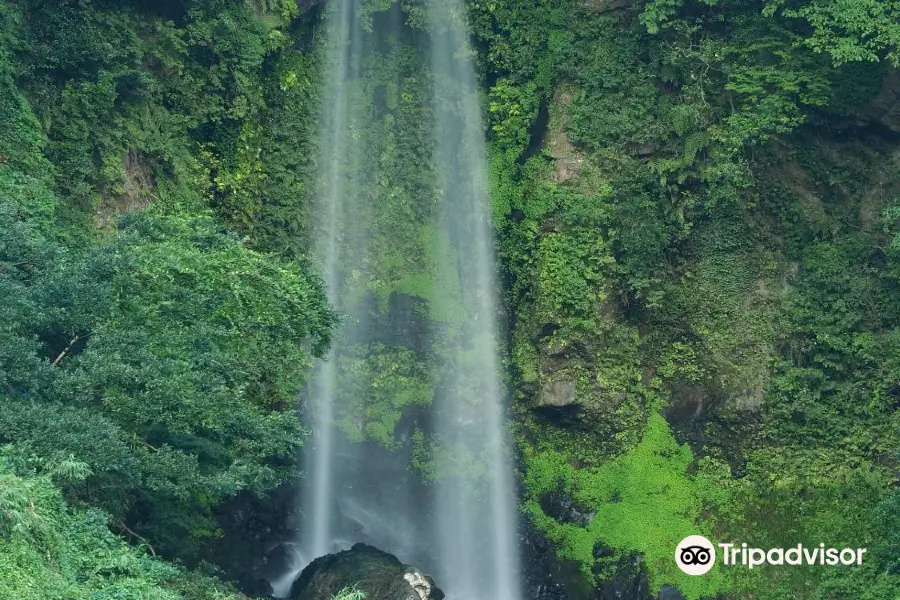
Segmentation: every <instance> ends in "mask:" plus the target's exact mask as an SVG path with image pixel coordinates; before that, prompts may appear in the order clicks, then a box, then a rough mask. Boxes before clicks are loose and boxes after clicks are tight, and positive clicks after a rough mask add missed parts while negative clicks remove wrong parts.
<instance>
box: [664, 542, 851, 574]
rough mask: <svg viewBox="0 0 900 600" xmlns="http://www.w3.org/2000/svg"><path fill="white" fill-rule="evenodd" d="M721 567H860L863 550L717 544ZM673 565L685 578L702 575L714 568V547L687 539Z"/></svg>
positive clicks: (677, 552)
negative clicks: (765, 548)
mask: <svg viewBox="0 0 900 600" xmlns="http://www.w3.org/2000/svg"><path fill="white" fill-rule="evenodd" d="M717 546H718V548H719V551H720V553H721V557H722V564H723V565H725V566H728V567H733V566H744V567H747V568H748V569H752V568H754V567H759V566H761V565H779V566H780V565H791V566H795V565H828V566H835V565H839V564H840V565H845V566H849V565H861V564H862V559H863V554H865V553H866V549H865V548H842V549H838V548H826V547H825V544H819V546H818V547H816V546H813V547H811V548H809V547H806V546H804V545H803V544H797V545H796V546H794V547H792V548H788V549H784V548H771V549H769V550H763V549H762V548H748V547H747V544H734V543H729V544H718V545H717ZM675 563H676V564H677V565H678V568H679V569H681V570H682V571H684V572H685V573H687V574H688V575H703V574H704V573H707V572H708V571H709V570H710V569H712V568H713V565H714V564H716V545H714V544H713V543H712V542H710V541H709V540H708V539H706V538H705V537H703V536H702V535H689V536H688V537H686V538H684V539H683V540H681V543H680V544H678V547H677V548H675Z"/></svg>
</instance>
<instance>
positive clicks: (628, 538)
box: [525, 413, 728, 600]
mask: <svg viewBox="0 0 900 600" xmlns="http://www.w3.org/2000/svg"><path fill="white" fill-rule="evenodd" d="M527 460H528V474H527V476H526V480H525V484H526V488H527V490H528V496H527V497H528V500H527V502H526V510H527V511H528V512H529V514H530V515H531V516H532V517H533V518H534V519H535V523H536V525H537V526H538V527H539V528H541V529H542V530H544V531H545V533H546V534H547V535H548V536H549V537H550V538H551V539H553V540H554V541H555V542H556V543H557V545H558V546H557V552H558V553H559V555H560V556H561V557H563V558H567V559H571V560H575V561H577V562H578V563H580V564H581V565H582V568H583V570H584V573H585V576H587V577H593V575H592V573H591V569H592V568H593V566H594V563H595V558H594V548H595V544H597V543H598V542H600V543H602V544H604V545H606V546H607V547H610V548H612V549H614V550H616V551H618V552H638V553H640V554H642V555H643V560H644V564H645V565H646V568H647V570H648V574H649V578H650V584H651V588H652V589H653V590H654V591H659V589H660V587H661V586H663V585H665V584H674V585H677V586H678V588H679V589H680V590H681V591H682V593H684V594H685V596H686V597H687V598H689V599H691V600H697V599H698V598H700V597H701V596H710V595H713V594H715V593H717V592H720V591H724V590H726V589H727V588H728V585H727V581H726V579H725V578H724V577H723V576H721V575H719V574H718V573H717V572H715V571H713V572H712V574H711V575H710V576H708V577H704V578H692V577H690V576H686V575H684V574H683V573H682V572H681V571H680V570H679V569H678V567H677V565H676V564H675V561H674V558H673V557H674V549H675V547H676V546H677V545H678V542H680V541H681V540H682V539H683V538H684V537H686V536H688V535H692V534H702V533H704V532H706V526H705V525H704V524H703V523H702V521H701V516H702V514H703V510H704V505H705V502H706V501H707V499H708V497H710V496H711V495H712V490H710V489H709V488H708V486H707V485H706V483H705V482H704V480H702V479H700V478H698V477H696V476H694V475H690V474H688V467H689V466H690V465H691V463H692V462H693V460H694V457H693V454H692V453H691V450H690V448H689V447H688V446H687V445H680V444H678V443H677V442H676V441H675V438H674V437H673V436H672V432H671V431H670V429H669V426H668V424H667V423H666V421H665V420H664V419H663V418H662V416H661V415H659V414H656V413H652V414H650V415H649V416H648V419H647V425H646V428H645V430H644V435H643V438H642V439H641V441H640V442H639V443H638V444H637V445H636V446H634V447H633V448H632V449H631V450H629V451H628V452H626V453H625V454H623V455H622V456H620V457H618V458H616V459H614V460H612V461H610V462H607V463H606V464H604V465H602V466H600V467H597V468H587V469H576V468H575V467H573V466H572V465H571V464H569V462H568V459H567V457H566V456H564V455H562V454H560V453H558V452H554V451H537V452H534V453H532V454H530V455H529V456H528V459H527ZM546 493H559V494H563V495H565V496H571V497H572V498H573V499H574V501H575V502H576V504H577V505H578V506H579V507H580V508H581V510H583V511H596V516H595V517H594V519H593V520H592V521H591V523H590V525H588V526H587V527H579V526H577V525H575V524H572V523H561V522H558V521H556V520H554V519H552V518H550V517H549V516H547V515H546V514H544V512H543V510H542V509H541V506H540V503H539V499H540V497H541V496H542V495H543V494H546Z"/></svg>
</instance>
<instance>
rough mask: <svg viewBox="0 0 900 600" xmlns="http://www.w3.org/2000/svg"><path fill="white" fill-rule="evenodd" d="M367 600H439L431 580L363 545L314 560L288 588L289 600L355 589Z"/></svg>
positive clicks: (317, 599) (321, 599)
mask: <svg viewBox="0 0 900 600" xmlns="http://www.w3.org/2000/svg"><path fill="white" fill-rule="evenodd" d="M354 586H355V588H356V589H358V590H361V591H363V592H365V594H366V600H442V599H443V598H444V592H442V591H441V590H439V589H438V588H437V586H436V585H435V583H434V580H433V579H432V578H431V577H430V576H429V575H426V574H424V573H422V572H421V571H419V570H418V569H416V568H415V567H411V566H409V565H404V564H403V563H401V562H400V560H399V559H397V557H395V556H393V555H392V554H388V553H387V552H382V551H381V550H379V549H378V548H374V547H372V546H368V545H366V544H356V545H355V546H353V547H352V548H351V549H350V550H345V551H343V552H338V553H336V554H328V555H326V556H322V557H320V558H317V559H316V560H314V561H313V562H312V563H310V565H309V566H308V567H306V568H305V569H304V570H303V572H302V573H301V574H300V577H299V578H298V579H297V581H295V582H294V585H293V587H292V588H291V594H290V596H289V598H290V600H330V599H331V598H332V597H333V596H335V595H336V594H337V593H338V592H340V591H341V590H343V589H345V588H348V587H354Z"/></svg>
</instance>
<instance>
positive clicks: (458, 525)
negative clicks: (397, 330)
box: [428, 0, 520, 600]
mask: <svg viewBox="0 0 900 600" xmlns="http://www.w3.org/2000/svg"><path fill="white" fill-rule="evenodd" d="M428 8H429V10H428V12H429V22H430V25H431V29H432V31H433V36H434V41H433V47H432V68H433V71H434V78H433V79H434V86H435V91H434V102H435V127H434V132H435V140H436V146H437V152H436V154H437V165H439V166H438V177H439V189H440V191H441V203H440V206H441V209H440V212H441V215H440V220H441V223H442V227H443V228H444V230H445V231H446V232H447V234H448V235H449V237H450V239H451V240H452V245H453V250H454V252H453V253H452V254H451V255H450V256H445V257H443V261H442V262H443V263H444V264H445V266H444V268H446V269H456V271H457V275H458V280H459V296H458V298H457V299H456V300H457V302H459V303H460V304H461V305H462V306H463V307H464V309H465V312H466V319H465V321H463V322H462V323H460V327H459V328H458V331H456V332H454V334H453V338H454V339H451V340H450V341H449V347H450V349H451V351H450V352H449V353H448V355H446V356H445V357H444V369H443V370H444V371H445V372H447V373H452V374H453V381H452V382H451V384H450V385H449V386H448V387H449V389H448V390H447V393H446V394H445V395H444V397H443V398H441V399H440V405H439V406H437V407H436V410H435V415H436V422H435V431H436V432H438V435H439V436H440V444H439V451H438V469H439V473H440V475H441V476H440V477H439V478H438V490H437V500H438V503H437V505H438V511H437V515H438V528H437V533H438V536H437V542H438V546H439V548H440V557H441V561H440V564H441V570H440V571H439V576H441V577H442V578H443V580H445V581H448V582H451V581H452V582H453V585H452V586H451V585H449V584H447V588H448V590H453V591H454V593H455V595H458V597H459V598H485V599H486V598H491V599H493V600H518V599H519V597H520V590H519V585H518V564H517V563H518V560H517V553H516V544H515V537H516V522H515V511H516V508H515V506H516V504H515V495H514V491H513V484H512V477H511V471H512V465H511V464H510V463H509V461H508V460H507V458H506V452H505V448H504V443H503V438H504V430H505V428H504V422H505V421H504V419H503V416H502V404H503V394H502V391H501V386H500V382H499V375H500V364H499V353H498V347H497V341H496V336H497V318H496V315H497V312H498V305H497V299H496V295H495V289H496V282H495V277H494V270H495V258H494V252H493V244H492V232H491V226H490V194H489V190H488V180H487V158H486V155H485V145H484V138H483V136H484V128H483V125H482V121H481V109H480V107H479V101H478V88H477V84H476V78H475V69H474V65H473V61H472V50H471V48H470V45H469V42H468V26H467V24H466V17H465V9H464V6H463V2H462V0H431V1H430V2H429V3H428ZM473 458H474V459H475V461H477V462H480V463H481V468H482V469H483V473H478V472H475V473H473V472H471V471H472V464H471V463H470V462H469V461H471V460H472V459H473ZM479 538H484V539H479ZM457 588H458V591H457Z"/></svg>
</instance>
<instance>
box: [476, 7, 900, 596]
mask: <svg viewBox="0 0 900 600" xmlns="http://www.w3.org/2000/svg"><path fill="white" fill-rule="evenodd" d="M898 8H900V5H897V3H895V2H868V1H866V0H862V1H858V2H856V1H854V2H828V1H821V2H817V1H814V2H802V1H798V2H763V1H760V2H728V1H718V0H703V1H698V2H692V1H687V0H686V1H681V0H658V1H651V2H647V3H639V2H616V3H612V2H565V1H562V0H560V1H555V2H554V1H551V2H502V1H501V2H491V3H476V4H474V6H473V18H474V23H475V32H476V34H477V35H478V37H479V38H480V39H481V40H482V42H483V52H482V61H483V62H482V64H483V68H484V71H485V72H486V73H490V79H488V82H489V84H490V89H489V94H490V104H489V115H490V125H491V133H492V150H493V152H492V164H493V169H494V190H495V196H494V200H495V204H496V207H495V211H496V213H497V215H498V217H499V219H498V222H497V225H498V230H499V234H500V244H501V251H502V255H503V259H504V266H505V268H506V269H508V271H509V275H510V278H511V280H512V282H513V284H512V287H511V289H510V294H509V298H508V302H509V303H510V304H511V305H512V306H514V307H515V309H516V322H515V325H514V330H513V343H512V344H513V345H512V356H513V364H514V367H515V372H516V380H517V388H516V389H517V396H516V398H517V403H516V406H517V408H518V410H519V411H520V413H521V421H522V430H523V437H522V444H523V448H524V453H525V458H526V462H527V465H528V466H527V471H526V479H525V483H526V489H527V494H526V503H525V506H526V508H527V511H528V513H529V514H531V515H532V518H533V519H534V521H535V523H536V524H537V525H538V527H539V528H540V529H542V530H543V531H545V532H546V534H547V535H548V537H549V538H550V539H551V540H552V541H553V542H554V543H555V544H557V548H558V554H559V555H560V556H562V557H564V558H566V559H571V560H573V561H575V563H576V564H578V565H580V566H581V568H582V570H583V572H584V573H585V576H586V577H588V578H589V579H591V580H593V581H594V582H595V583H597V584H598V585H601V584H602V583H603V582H604V581H606V580H607V579H608V578H610V577H612V576H613V575H614V574H615V573H616V572H617V571H618V570H621V569H625V570H627V569H628V568H630V564H631V563H630V560H628V557H629V556H632V555H634V554H635V553H639V554H640V555H641V556H642V563H643V564H644V565H645V568H646V571H647V573H648V575H649V580H650V584H651V588H652V589H654V590H659V589H660V588H661V587H662V586H663V585H665V584H675V585H676V586H677V587H678V588H679V589H680V590H681V591H682V592H683V593H684V594H685V595H686V596H687V597H689V598H699V597H701V596H712V595H714V594H715V593H723V592H727V591H731V592H732V593H734V594H736V595H737V596H738V597H740V596H741V595H742V594H745V593H750V592H749V590H753V594H754V597H759V598H763V597H765V598H769V597H771V598H783V597H809V598H832V597H842V598H843V597H865V598H873V599H874V598H881V597H894V596H896V595H897V593H898V590H900V578H898V573H897V571H896V566H895V565H894V563H893V561H892V560H891V559H888V558H887V556H888V555H887V554H884V553H883V552H884V549H885V548H886V546H884V545H883V544H884V541H885V540H886V539H888V534H887V531H888V528H889V527H890V525H889V523H891V522H893V519H896V514H895V513H894V512H893V511H894V510H895V509H893V508H891V507H894V506H895V503H896V499H897V492H896V491H895V486H896V481H897V472H896V465H897V459H898V456H900V454H898V452H900V444H898V439H900V438H898V432H900V416H898V412H897V402H896V398H895V395H896V393H897V381H898V374H897V372H896V370H895V368H896V367H895V366H894V365H895V363H896V361H895V358H894V357H895V355H896V352H897V351H896V347H895V346H894V340H895V338H896V336H897V334H898V332H900V329H898V325H900V323H898V315H900V312H898V309H900V307H898V306H897V303H896V302H897V301H896V298H897V297H898V291H900V290H898V280H897V277H896V273H897V259H898V255H897V254H896V251H895V249H894V248H893V245H892V244H893V242H892V236H894V235H895V233H894V227H895V219H896V212H895V210H896V209H895V208H894V207H895V206H896V201H897V197H898V195H897V193H898V188H897V185H896V181H897V174H898V171H897V165H896V159H895V158H894V157H895V156H896V150H895V148H896V145H895V144H896V139H897V138H896V129H894V131H893V132H892V131H887V130H883V129H881V128H882V127H883V125H882V124H881V123H880V122H879V118H881V117H882V116H883V113H878V112H877V111H875V110H874V109H873V108H872V107H873V106H875V105H877V102H878V98H876V96H877V95H878V94H879V91H880V90H881V89H882V88H883V87H886V88H887V86H891V85H894V84H893V83H892V82H893V81H894V79H893V78H894V77H895V72H894V71H892V70H891V68H890V67H889V66H888V65H887V63H890V62H895V61H896V56H897V55H896V52H897V38H896V23H897V19H896V14H897V13H896V11H897V10H898ZM894 110H896V109H894ZM869 123H874V124H872V125H868V126H867V124H869ZM889 126H892V127H895V125H890V124H889ZM659 411H662V414H663V415H664V416H665V417H666V419H665V420H662V419H661V418H660V416H659ZM673 433H674V436H675V437H674V438H672V437H671V436H672V435H673ZM676 440H677V442H676ZM887 514H891V515H893V516H892V517H890V519H891V520H890V521H888V522H885V521H881V519H884V518H885V515H887ZM886 527H887V528H886ZM698 532H702V533H705V534H707V535H708V536H709V537H710V538H711V539H714V540H740V541H746V542H748V543H752V544H755V545H757V546H760V547H778V546H782V547H788V546H790V545H796V544H797V543H801V542H802V543H804V544H817V543H818V542H819V541H821V540H829V543H833V544H835V545H841V544H843V545H847V546H856V547H869V548H875V547H878V548H880V550H878V551H876V555H875V556H873V559H872V560H871V561H870V562H869V563H868V564H867V565H866V566H865V568H860V569H857V570H853V571H851V572H849V573H837V572H835V570H830V571H829V570H821V571H820V570H817V569H815V568H812V569H808V568H795V569H788V570H787V571H791V572H790V573H786V572H785V570H779V569H777V568H773V569H763V570H761V571H759V575H758V576H756V574H754V575H753V576H747V577H744V576H740V577H737V578H736V579H734V580H726V579H725V578H724V575H722V574H721V573H719V574H717V575H716V577H712V578H708V579H702V580H701V579H700V578H691V577H685V576H683V575H682V574H681V573H680V572H678V571H677V570H676V569H674V565H672V563H671V559H670V556H669V555H670V553H671V548H673V547H674V546H675V545H676V544H677V542H678V541H679V540H680V539H682V538H683V537H684V536H686V535H688V534H691V533H698ZM832 540H833V541H832ZM732 573H736V572H735V571H732Z"/></svg>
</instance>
